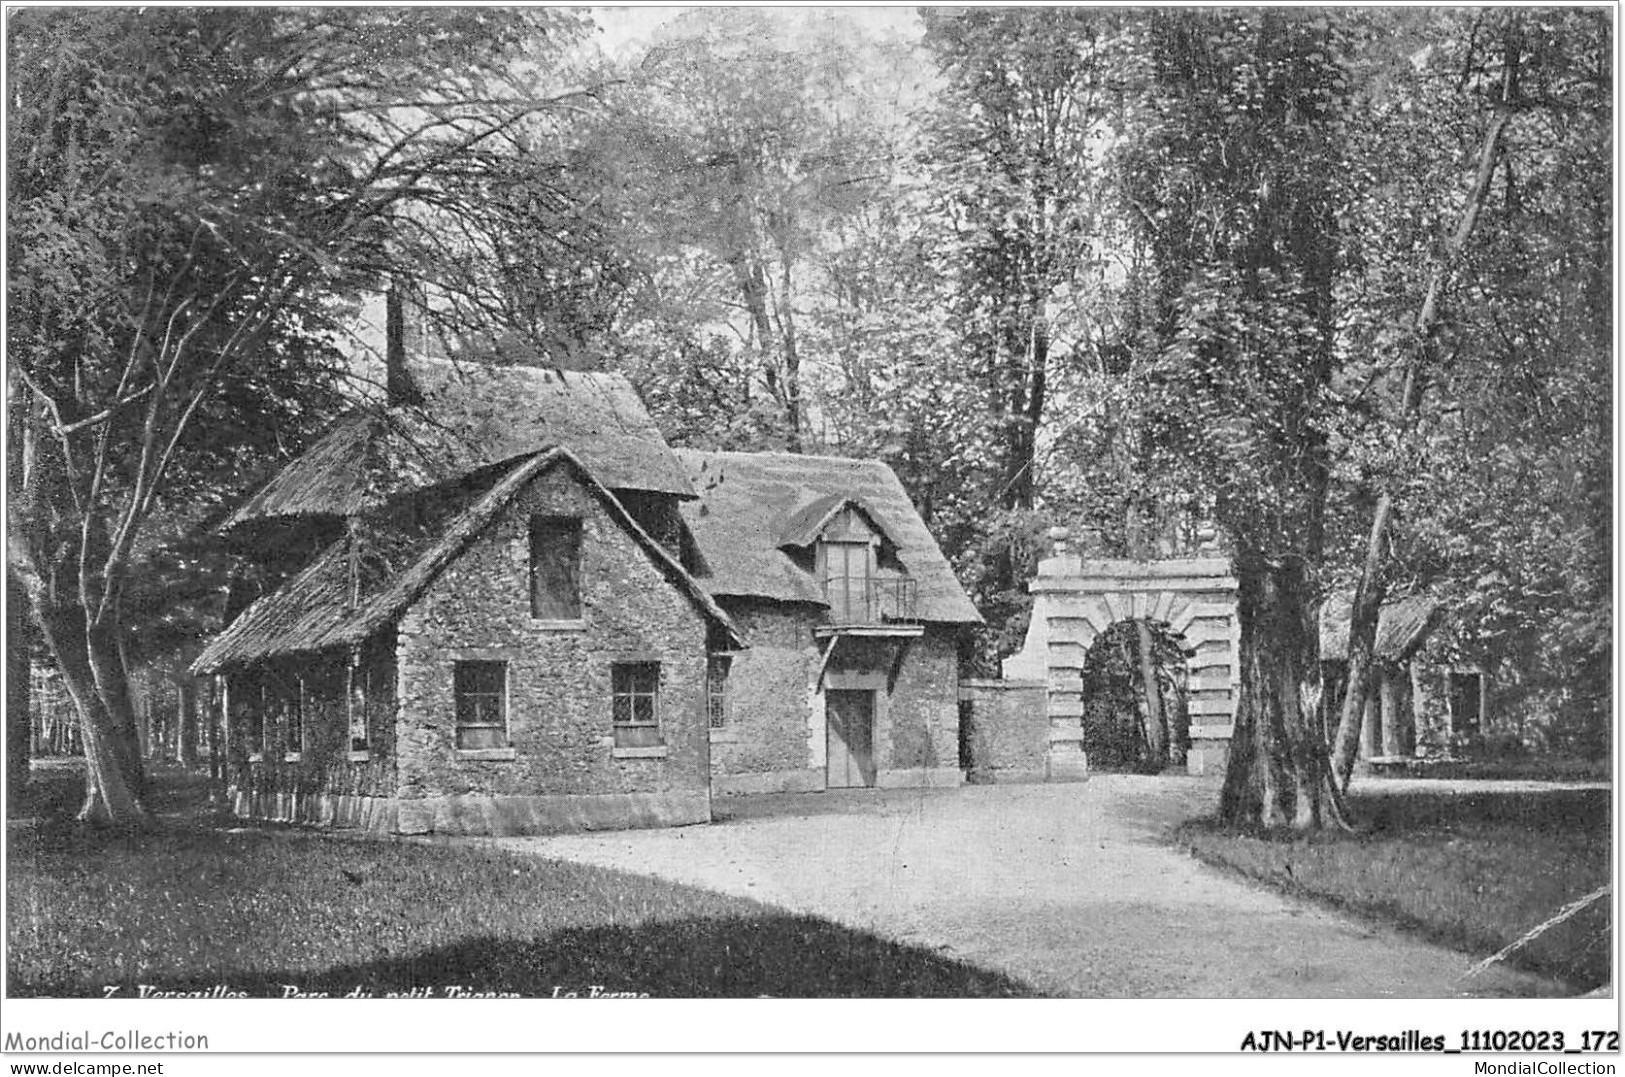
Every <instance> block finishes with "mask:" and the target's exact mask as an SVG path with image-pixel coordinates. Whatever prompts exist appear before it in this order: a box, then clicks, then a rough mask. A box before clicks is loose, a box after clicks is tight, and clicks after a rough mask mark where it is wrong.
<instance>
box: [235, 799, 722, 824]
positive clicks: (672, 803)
mask: <svg viewBox="0 0 1625 1077" xmlns="http://www.w3.org/2000/svg"><path fill="white" fill-rule="evenodd" d="M231 799H232V810H233V811H234V813H235V814H236V815H237V816H238V818H241V819H260V820H267V821H270V822H278V823H303V824H306V825H315V826H327V827H334V828H336V829H347V830H365V831H368V832H371V833H375V834H461V835H474V834H481V835H518V834H556V833H566V832H573V831H581V830H628V829H634V828H638V827H657V826H685V825H688V824H692V823H708V822H710V821H711V799H710V797H709V796H708V795H706V794H705V793H622V794H605V795H596V796H591V795H588V796H496V797H488V796H448V797H428V798H425V799H422V800H407V799H401V798H398V797H362V796H334V795H332V794H325V793H256V792H250V791H248V790H246V789H233V790H232V798H231Z"/></svg>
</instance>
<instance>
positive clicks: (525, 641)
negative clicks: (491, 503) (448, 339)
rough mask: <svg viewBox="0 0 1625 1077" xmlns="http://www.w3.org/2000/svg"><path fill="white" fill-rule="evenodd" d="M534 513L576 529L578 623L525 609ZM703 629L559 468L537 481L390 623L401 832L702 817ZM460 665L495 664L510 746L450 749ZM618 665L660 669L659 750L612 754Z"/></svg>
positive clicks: (705, 804)
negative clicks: (394, 638) (395, 629)
mask: <svg viewBox="0 0 1625 1077" xmlns="http://www.w3.org/2000/svg"><path fill="white" fill-rule="evenodd" d="M532 515H545V516H566V517H568V516H574V517H579V518H580V519H581V520H582V521H583V524H582V543H581V565H580V586H581V605H582V614H581V619H580V620H579V621H568V622H548V621H538V620H536V619H534V618H532V616H531V610H530V592H529V557H530V547H529V541H530V540H529V520H530V517H531V516H532ZM706 628H707V625H706V621H705V618H704V617H703V615H702V614H701V613H700V612H699V610H698V609H697V608H696V607H695V605H694V604H693V602H692V601H691V599H690V598H689V597H688V596H687V595H685V594H684V593H683V592H682V591H681V589H680V588H679V587H677V586H676V585H675V584H674V583H672V582H671V581H670V580H669V579H668V578H667V577H666V576H665V574H664V573H663V572H662V571H661V569H659V568H658V567H656V565H655V564H654V562H653V561H652V559H651V557H650V555H649V553H648V551H647V550H645V549H644V548H643V547H642V546H640V545H639V544H638V543H637V541H636V540H635V539H633V538H632V536H631V535H629V534H628V533H627V532H626V531H625V530H624V529H623V528H622V527H621V526H620V525H619V524H618V523H617V522H616V521H615V520H614V519H613V518H612V517H611V516H610V515H609V514H608V513H607V511H606V510H605V508H604V506H603V505H602V504H601V503H600V502H599V501H598V500H597V499H596V498H595V497H594V496H593V495H592V494H591V493H589V492H588V491H586V490H585V489H583V488H582V487H581V486H580V485H579V484H578V483H577V482H576V481H575V479H574V478H573V476H572V475H571V474H570V473H569V472H568V470H567V469H566V468H563V467H556V468H553V469H551V470H549V471H547V472H544V473H543V474H542V475H539V476H538V477H537V478H536V479H535V480H534V481H532V482H531V483H530V485H529V486H527V488H526V489H525V490H524V491H522V492H521V493H520V494H519V495H518V497H517V498H516V499H515V501H514V503H513V504H512V505H510V506H509V507H508V509H507V510H506V511H504V512H503V513H502V514H501V515H500V516H499V517H498V519H497V520H496V521H494V522H493V523H492V524H491V525H490V526H489V527H487V529H486V530H485V531H484V532H483V533H482V534H481V536H480V537H479V538H478V539H477V540H476V541H475V542H474V544H473V545H471V546H470V547H469V549H468V550H467V551H466V552H465V553H464V554H463V555H462V556H461V557H460V558H458V559H457V560H456V561H455V562H454V563H453V564H452V565H450V566H448V568H447V569H446V570H445V571H444V572H443V573H442V574H441V575H440V577H439V578H438V579H437V580H436V581H435V582H434V583H433V584H432V585H431V586H430V587H429V589H428V590H427V591H426V592H425V593H424V595H423V596H422V597H421V598H420V599H419V600H418V602H417V603H416V604H415V605H413V607H412V608H411V609H409V610H408V611H407V613H406V614H405V615H404V616H403V617H402V619H401V621H400V624H399V644H398V648H397V659H398V663H399V671H400V672H399V698H400V706H399V727H398V744H397V758H398V764H397V765H398V775H399V784H398V787H397V789H396V790H395V800H396V810H397V813H398V825H399V829H400V830H401V831H403V832H407V833H413V832H424V831H445V832H509V833H511V832H527V831H529V832H534V831H543V830H551V829H574V828H579V827H584V826H585V827H598V826H603V827H620V826H636V825H662V824H676V823H691V822H705V821H708V820H709V818H710V800H709V749H708V745H707V739H706V732H705V730H706V726H705V662H706V653H705V639H706ZM459 661H502V662H505V663H507V680H506V690H507V721H508V738H507V739H508V742H509V745H510V747H508V748H494V749H493V748H486V749H476V750H460V749H459V748H458V747H457V744H456V718H455V713H454V711H455V705H454V692H453V683H454V681H453V677H454V673H453V671H454V667H455V664H456V663H457V662H459ZM617 662H658V663H659V665H660V681H659V703H658V706H659V716H660V732H661V740H662V744H661V745H660V746H659V747H641V748H616V747H615V741H614V727H613V721H612V716H611V683H612V680H611V676H612V675H611V667H612V665H613V664H614V663H617Z"/></svg>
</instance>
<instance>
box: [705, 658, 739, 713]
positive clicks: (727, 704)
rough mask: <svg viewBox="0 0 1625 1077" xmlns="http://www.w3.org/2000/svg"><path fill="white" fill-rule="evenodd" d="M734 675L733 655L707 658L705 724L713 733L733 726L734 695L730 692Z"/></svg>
mask: <svg viewBox="0 0 1625 1077" xmlns="http://www.w3.org/2000/svg"><path fill="white" fill-rule="evenodd" d="M732 673H733V655H731V654H719V653H716V652H712V653H711V654H708V655H706V656H705V724H706V727H707V728H708V729H710V730H711V731H712V732H713V733H717V732H721V731H723V730H726V729H730V728H732V726H733V693H731V692H730V691H729V690H728V681H729V679H730V678H731V675H732Z"/></svg>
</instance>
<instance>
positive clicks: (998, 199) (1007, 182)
mask: <svg viewBox="0 0 1625 1077" xmlns="http://www.w3.org/2000/svg"><path fill="white" fill-rule="evenodd" d="M924 17H925V24H926V32H925V37H924V44H925V46H926V48H927V49H928V50H929V51H930V53H931V54H932V56H933V57H934V59H935V60H936V63H937V66H938V68H939V70H940V71H941V72H942V75H943V77H944V79H945V82H946V85H945V87H944V89H943V90H942V92H941V93H940V94H939V95H938V101H937V104H936V106H935V107H934V108H933V109H932V110H931V112H930V114H929V115H928V116H926V117H925V123H926V129H927V132H928V136H929V142H928V146H927V150H926V156H927V160H928V162H929V163H930V165H931V166H932V179H933V182H934V184H935V187H936V189H937V191H938V192H939V202H938V212H939V213H940V214H941V215H942V217H943V219H944V220H945V221H946V222H947V223H948V225H949V227H950V228H951V230H952V235H953V243H952V244H951V246H949V247H948V249H947V250H946V251H945V252H944V253H945V254H946V255H947V257H948V258H949V259H950V265H951V270H950V271H951V273H952V281H951V284H950V293H949V295H948V297H946V298H947V302H948V303H949V305H950V309H951V310H952V312H953V315H954V323H955V325H956V327H957V330H958V332H957V336H958V340H957V347H956V349H955V352H956V354H955V380H957V381H960V382H963V383H965V384H967V385H970V386H974V387H975V389H976V391H977V392H979V394H980V395H981V399H982V401H983V404H982V408H981V409H980V414H979V415H976V416H974V417H970V421H971V422H974V423H976V424H977V425H979V426H981V427H982V428H983V429H984V430H985V432H986V433H985V438H984V442H985V445H986V448H987V452H988V456H989V460H988V463H989V464H990V465H991V468H992V474H991V475H990V476H989V481H988V482H987V484H986V487H985V489H983V490H980V491H978V493H979V494H980V496H981V497H982V498H983V499H984V500H985V501H986V502H987V503H988V504H991V505H996V506H997V507H998V508H999V509H1001V510H1003V512H1004V514H1005V515H1004V518H1003V519H1004V524H1005V526H1004V527H1001V528H998V529H995V530H996V532H997V534H996V535H995V536H993V537H991V538H990V540H989V541H988V542H987V543H986V545H985V547H984V549H983V550H982V552H981V557H982V560H983V561H984V569H985V579H984V581H983V583H982V586H981V587H980V588H979V590H980V591H981V592H982V594H981V595H980V596H979V597H980V598H981V599H982V601H983V602H984V604H985V605H988V606H989V607H990V612H991V613H992V619H993V620H994V621H995V622H1001V623H1002V622H1003V621H1004V620H1006V619H1007V618H1008V617H1010V616H1011V615H1012V614H1014V613H1015V612H1016V610H1017V609H1018V608H1019V607H1020V606H1021V605H1023V599H1022V597H1021V595H1020V589H1021V588H1022V587H1023V585H1024V583H1025V579H1024V577H1025V575H1026V571H1025V570H1026V569H1027V567H1028V565H1027V563H1026V562H1027V558H1026V557H1025V556H1024V553H1023V546H1024V545H1025V544H1024V543H1022V542H1020V541H1019V539H1018V536H1019V535H1020V534H1021V533H1022V532H1023V531H1024V530H1026V529H1027V528H1024V526H1023V520H1024V518H1025V516H1026V515H1027V514H1030V513H1031V511H1032V510H1033V509H1034V507H1035V504H1036V503H1037V491H1038V490H1039V488H1040V479H1041V476H1040V474H1039V466H1038V465H1039V439H1040V431H1041V429H1042V427H1043V424H1044V422H1045V419H1046V414H1047V412H1046V409H1047V407H1048V406H1049V403H1050V400H1051V392H1052V385H1053V384H1054V382H1055V380H1056V376H1057V373H1058V368H1059V367H1062V366H1064V365H1067V364H1076V363H1078V362H1079V361H1080V357H1081V356H1082V354H1083V353H1084V352H1086V351H1087V350H1088V348H1089V344H1090V341H1089V340H1088V333H1089V327H1090V325H1091V323H1093V322H1095V321H1096V320H1097V315H1098V314H1099V312H1100V311H1101V310H1102V309H1103V308H1104V307H1105V306H1107V305H1108V303H1109V296H1110V294H1111V292H1112V290H1113V289H1112V287H1111V285H1110V284H1109V283H1108V281H1107V279H1106V275H1105V268H1106V266H1107V264H1108V254H1109V252H1108V251H1107V250H1106V248H1107V245H1108V243H1109V239H1108V236H1109V235H1110V233H1111V231H1112V229H1111V225H1110V222H1109V221H1108V219H1107V218H1108V210H1109V202H1108V199H1107V197H1106V191H1105V184H1104V181H1105V179H1106V174H1107V168H1106V166H1105V163H1104V160H1103V149H1104V146H1105V144H1106V143H1107V141H1108V139H1109V135H1110V132H1111V131H1112V130H1113V128H1114V120H1115V113H1116V109H1117V92H1118V87H1119V85H1120V82H1119V78H1118V75H1119V72H1120V64H1121V61H1122V56H1123V48H1122V47H1123V45H1124V37H1123V34H1124V28H1125V16H1124V14H1123V13H1121V12H1116V11H1106V10H1076V9H1044V10H1030V9H1029V10H1023V9H1000V10H963V11H950V10H938V9H926V12H925V16H924Z"/></svg>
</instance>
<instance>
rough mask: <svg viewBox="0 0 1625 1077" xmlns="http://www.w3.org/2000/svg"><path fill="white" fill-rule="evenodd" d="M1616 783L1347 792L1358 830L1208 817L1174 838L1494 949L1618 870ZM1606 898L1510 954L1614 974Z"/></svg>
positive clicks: (1401, 921) (1344, 904)
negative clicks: (1266, 827)
mask: <svg viewBox="0 0 1625 1077" xmlns="http://www.w3.org/2000/svg"><path fill="white" fill-rule="evenodd" d="M1609 796H1610V794H1609V791H1608V790H1605V789H1603V790H1583V789H1573V790H1558V791H1549V792H1540V793H1528V792H1524V793H1512V792H1482V793H1479V792H1449V791H1443V790H1441V791H1440V792H1437V793H1435V792H1418V791H1415V790H1414V788H1413V789H1412V790H1407V791H1404V792H1397V791H1393V792H1384V791H1383V789H1382V783H1381V782H1380V781H1371V782H1368V783H1366V786H1365V788H1364V789H1361V788H1360V787H1359V786H1358V785H1357V786H1356V788H1355V789H1354V790H1351V797H1350V800H1351V803H1352V805H1353V808H1354V811H1355V812H1356V813H1357V816H1358V818H1359V819H1360V820H1361V823H1362V826H1363V827H1364V832H1362V833H1360V834H1354V835H1340V834H1328V835H1323V836H1317V837H1315V838H1311V839H1283V838H1266V837H1263V836H1260V835H1256V834H1235V833H1227V832H1225V831H1224V830H1222V829H1220V828H1219V827H1218V826H1217V825H1216V824H1215V823H1213V822H1212V821H1210V820H1198V821H1194V822H1189V823H1186V824H1184V825H1182V826H1180V827H1179V828H1178V829H1177V830H1176V831H1175V834H1174V836H1175V839H1176V840H1177V841H1178V842H1179V843H1181V844H1183V845H1186V846H1188V847H1189V848H1190V850H1191V851H1192V853H1194V854H1195V855H1196V856H1198V857H1200V858H1201V859H1202V860H1204V861H1206V862H1208V863H1211V864H1216V865H1219V866H1222V867H1227V868H1230V869H1233V870H1235V871H1238V872H1240V873H1241V874H1243V875H1245V876H1248V877H1249V878H1252V879H1257V880H1261V881H1263V882H1267V883H1269V884H1271V885H1272V886H1276V887H1278V888H1280V889H1283V890H1286V891H1288V892H1291V893H1294V894H1298V895H1302V896H1306V897H1309V898H1313V899H1315V900H1317V901H1321V902H1324V903H1327V904H1331V905H1334V906H1336V907H1338V908H1341V909H1345V910H1347V911H1350V912H1353V913H1356V914H1360V915H1364V916H1367V917H1370V918H1373V919H1376V920H1380V921H1383V922H1386V923H1394V924H1397V925H1399V926H1400V927H1402V928H1405V929H1408V930H1411V931H1415V932H1418V933H1420V934H1422V935H1425V936H1427V937H1428V938H1431V939H1432V940H1434V941H1436V942H1439V943H1442V944H1444V945H1446V946H1450V947H1453V948H1455V949H1459V950H1462V951H1465V952H1467V953H1470V954H1473V955H1476V956H1479V957H1488V956H1490V955H1491V954H1493V953H1495V952H1496V951H1498V950H1500V949H1501V948H1502V947H1504V946H1507V945H1509V944H1510V943H1512V942H1513V941H1515V940H1516V939H1518V938H1519V937H1520V936H1522V935H1523V934H1524V933H1525V932H1526V931H1528V930H1530V929H1531V928H1533V927H1535V926H1536V925H1537V924H1540V923H1542V922H1543V921H1545V920H1547V919H1548V918H1550V917H1551V916H1553V915H1555V914H1556V913H1557V911H1558V910H1559V909H1560V908H1562V907H1563V906H1564V905H1565V904H1567V903H1568V902H1570V901H1573V900H1574V899H1576V898H1579V897H1583V896H1585V895H1586V894H1589V893H1591V892H1592V891H1593V890H1596V889H1597V888H1598V887H1600V886H1602V885H1603V884H1605V883H1607V882H1608V881H1609V878H1610V872H1609V856H1610V852H1611V846H1612V842H1611V840H1610V833H1609V830H1610V826H1609V820H1610V800H1609ZM1613 907H1614V901H1613V899H1612V896H1609V897H1605V898H1603V899H1602V900H1600V901H1599V902H1597V903H1596V904H1594V905H1592V906H1591V907H1590V908H1588V909H1586V910H1585V911H1584V912H1582V913H1580V914H1579V915H1577V916H1575V917H1574V918H1573V919H1570V920H1568V921H1566V922H1565V923H1563V924H1560V925H1558V926H1556V927H1554V928H1552V929H1551V930H1550V931H1548V932H1547V933H1546V934H1544V935H1542V936H1541V937H1540V938H1538V939H1536V940H1535V941H1534V942H1532V943H1530V944H1529V945H1528V947H1527V948H1525V949H1524V950H1522V951H1520V952H1519V953H1517V954H1515V955H1513V957H1512V958H1510V959H1509V960H1510V962H1511V963H1512V964H1515V965H1517V966H1519V967H1522V968H1526V969H1530V970H1532V971H1537V972H1541V973H1544V974H1547V975H1550V976H1554V977H1557V978H1559V979H1562V980H1564V981H1567V982H1568V983H1570V984H1571V985H1573V986H1574V987H1575V988H1576V989H1578V990H1586V989H1590V988H1593V987H1596V986H1598V985H1599V984H1603V983H1606V982H1607V981H1608V979H1609V975H1610V968H1609V964H1610V952H1611V939H1612V935H1611V932H1612V910H1613Z"/></svg>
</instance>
